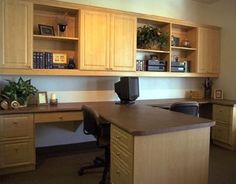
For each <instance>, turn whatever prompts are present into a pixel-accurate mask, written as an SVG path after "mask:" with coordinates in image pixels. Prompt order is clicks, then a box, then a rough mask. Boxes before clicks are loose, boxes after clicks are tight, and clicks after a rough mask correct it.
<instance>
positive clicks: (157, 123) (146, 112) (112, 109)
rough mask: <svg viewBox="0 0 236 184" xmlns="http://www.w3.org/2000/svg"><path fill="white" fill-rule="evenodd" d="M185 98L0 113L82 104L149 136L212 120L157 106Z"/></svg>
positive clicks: (128, 128)
mask: <svg viewBox="0 0 236 184" xmlns="http://www.w3.org/2000/svg"><path fill="white" fill-rule="evenodd" d="M186 100H188V99H164V100H140V101H137V102H136V103H135V104H132V105H116V104H115V103H114V102H81V103H61V104H58V105H57V106H30V107H26V108H20V109H17V110H0V115H4V114H20V113H45V112H58V111H60V112H66V111H79V110H81V106H82V105H83V104H86V105H89V106H91V107H93V108H94V109H95V110H96V111H97V112H98V113H99V114H100V115H101V117H102V118H104V119H106V120H107V121H109V122H111V123H113V124H115V125H116V126H118V127H120V128H121V129H123V130H125V131H127V132H128V133H130V134H132V135H138V136H140V135H150V134H158V133H166V132H173V131H179V130H187V129H194V128H202V127H209V126H213V125H214V124H215V122H214V121H212V120H208V119H204V118H197V117H193V116H189V115H186V114H182V113H177V112H172V111H168V110H165V109H161V108H158V106H160V105H161V104H162V105H163V104H166V105H168V104H171V103H174V102H177V101H186ZM198 101H199V103H215V104H223V105H230V106H234V104H235V101H222V100H220V101H219V100H218V101H217V100H198Z"/></svg>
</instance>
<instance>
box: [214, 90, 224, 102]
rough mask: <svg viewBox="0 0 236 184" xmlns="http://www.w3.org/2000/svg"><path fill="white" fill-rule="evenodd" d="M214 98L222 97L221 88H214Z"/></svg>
mask: <svg viewBox="0 0 236 184" xmlns="http://www.w3.org/2000/svg"><path fill="white" fill-rule="evenodd" d="M214 99H221V100H222V99H223V90H221V89H215V90H214Z"/></svg>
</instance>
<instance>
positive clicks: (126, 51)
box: [110, 14, 137, 71]
mask: <svg viewBox="0 0 236 184" xmlns="http://www.w3.org/2000/svg"><path fill="white" fill-rule="evenodd" d="M136 22H137V19H136V17H134V16H126V15H118V14H114V15H112V16H111V52H110V53H111V69H112V70H119V71H135V70H136V64H135V63H136V62H135V55H136V28H137V26H136Z"/></svg>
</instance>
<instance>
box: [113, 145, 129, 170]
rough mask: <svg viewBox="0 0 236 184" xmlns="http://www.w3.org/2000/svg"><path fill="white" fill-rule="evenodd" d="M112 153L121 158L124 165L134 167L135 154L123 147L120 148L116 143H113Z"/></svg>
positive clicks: (120, 160)
mask: <svg viewBox="0 0 236 184" xmlns="http://www.w3.org/2000/svg"><path fill="white" fill-rule="evenodd" d="M111 154H112V157H115V158H116V159H118V160H119V162H120V164H121V165H123V167H125V168H127V169H130V170H132V169H133V155H132V154H131V153H129V152H127V151H124V150H123V149H121V148H119V146H117V145H116V144H114V143H112V144H111Z"/></svg>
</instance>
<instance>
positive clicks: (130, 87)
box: [115, 77, 139, 104]
mask: <svg viewBox="0 0 236 184" xmlns="http://www.w3.org/2000/svg"><path fill="white" fill-rule="evenodd" d="M115 92H116V93H117V95H118V97H119V98H120V102H119V103H121V104H130V103H134V101H135V100H136V99H137V98H138V97H139V80H138V77H121V78H120V81H119V82H117V83H115Z"/></svg>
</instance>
